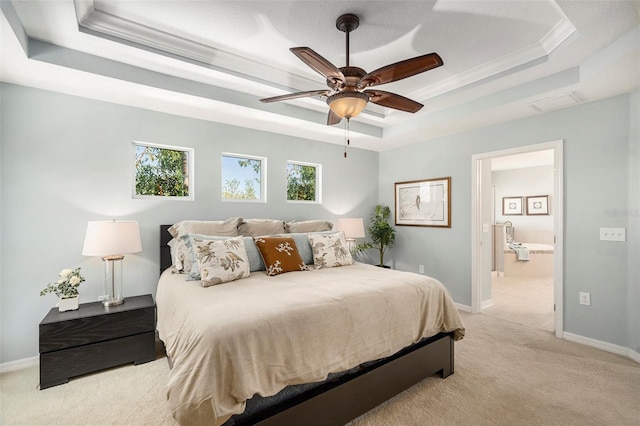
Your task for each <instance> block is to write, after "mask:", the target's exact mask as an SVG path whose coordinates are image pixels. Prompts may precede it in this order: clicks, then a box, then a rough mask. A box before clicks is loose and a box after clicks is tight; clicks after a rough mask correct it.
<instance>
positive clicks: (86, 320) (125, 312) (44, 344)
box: [40, 294, 156, 389]
mask: <svg viewBox="0 0 640 426" xmlns="http://www.w3.org/2000/svg"><path fill="white" fill-rule="evenodd" d="M155 329H156V306H155V303H154V301H153V297H151V295H150V294H147V295H144V296H136V297H127V298H126V299H125V302H124V303H123V304H122V305H117V306H111V307H108V308H105V307H104V306H103V305H102V303H101V302H94V303H83V304H81V305H80V307H79V308H78V310H76V311H67V312H58V309H57V308H53V309H51V311H49V313H48V314H47V316H45V317H44V319H43V320H42V322H40V389H46V388H49V387H51V386H56V385H60V384H63V383H67V382H68V381H69V378H70V377H75V376H79V375H81V374H87V373H92V372H94V371H98V370H103V369H105V368H111V367H115V366H117V365H122V364H127V363H130V362H133V363H134V364H142V363H145V362H149V361H153V360H154V359H155V357H156V350H155Z"/></svg>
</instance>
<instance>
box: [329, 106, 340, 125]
mask: <svg viewBox="0 0 640 426" xmlns="http://www.w3.org/2000/svg"><path fill="white" fill-rule="evenodd" d="M341 121H342V117H340V116H339V115H338V114H336V113H335V112H333V110H332V109H329V115H327V126H333V125H334V124H338V123H339V122H341Z"/></svg>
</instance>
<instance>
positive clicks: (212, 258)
mask: <svg viewBox="0 0 640 426" xmlns="http://www.w3.org/2000/svg"><path fill="white" fill-rule="evenodd" d="M191 243H192V244H193V251H194V253H195V255H196V258H197V259H198V266H199V268H200V277H201V280H202V286H203V287H209V286H212V285H216V284H222V283H226V282H229V281H235V280H239V279H242V278H247V277H248V276H249V258H248V256H247V251H246V250H245V247H244V239H243V238H242V237H236V238H229V239H227V240H200V239H197V238H192V239H191Z"/></svg>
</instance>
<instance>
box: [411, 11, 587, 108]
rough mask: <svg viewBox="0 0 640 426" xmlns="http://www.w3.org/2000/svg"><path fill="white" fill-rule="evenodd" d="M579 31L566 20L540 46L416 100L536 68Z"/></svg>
mask: <svg viewBox="0 0 640 426" xmlns="http://www.w3.org/2000/svg"><path fill="white" fill-rule="evenodd" d="M575 31H576V28H575V27H574V26H573V24H572V23H571V22H570V21H569V20H568V19H566V18H562V19H560V21H558V22H557V23H556V24H555V25H554V26H553V28H552V29H551V30H550V31H549V32H548V33H547V34H545V35H544V36H543V37H542V38H541V39H540V40H539V41H538V42H537V43H534V44H532V45H529V46H527V47H525V48H523V49H520V50H518V51H515V52H513V53H511V54H508V55H504V56H502V57H500V58H497V59H495V60H493V61H489V62H487V63H485V64H482V65H480V66H477V67H475V68H472V69H470V70H468V71H466V72H463V73H461V74H457V75H454V76H452V77H449V78H447V79H445V80H443V81H441V82H439V83H436V84H433V85H431V86H429V87H425V88H424V89H422V90H419V91H416V92H415V93H413V94H412V96H413V98H415V99H421V100H427V99H431V98H434V97H436V96H440V95H443V94H445V93H448V92H452V91H454V90H457V89H461V88H463V87H466V86H469V85H471V84H474V83H478V82H480V81H486V80H490V79H493V78H498V77H502V76H504V75H508V74H512V73H515V72H517V71H521V70H522V69H523V67H524V68H528V67H530V66H534V65H536V64H538V63H539V62H540V61H545V60H546V58H547V57H548V56H549V55H550V54H551V53H552V52H553V51H554V50H555V49H557V48H558V47H559V46H560V45H561V44H562V43H563V42H564V41H566V40H567V39H568V38H569V37H570V36H571V35H573V34H574V33H575Z"/></svg>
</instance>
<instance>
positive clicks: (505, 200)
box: [502, 197, 523, 216]
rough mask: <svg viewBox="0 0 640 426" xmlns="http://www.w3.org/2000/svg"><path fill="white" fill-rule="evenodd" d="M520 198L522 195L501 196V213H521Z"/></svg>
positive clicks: (512, 214) (510, 214)
mask: <svg viewBox="0 0 640 426" xmlns="http://www.w3.org/2000/svg"><path fill="white" fill-rule="evenodd" d="M522 198H523V197H502V215H503V216H520V215H522Z"/></svg>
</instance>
